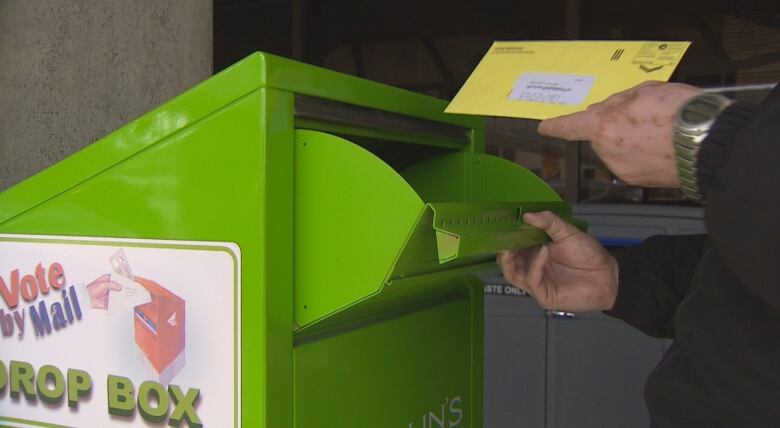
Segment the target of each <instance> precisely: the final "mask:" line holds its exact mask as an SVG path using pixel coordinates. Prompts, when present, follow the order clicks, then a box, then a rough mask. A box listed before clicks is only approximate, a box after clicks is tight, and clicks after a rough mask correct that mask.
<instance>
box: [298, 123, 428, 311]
mask: <svg viewBox="0 0 780 428" xmlns="http://www.w3.org/2000/svg"><path fill="white" fill-rule="evenodd" d="M423 208H425V204H424V203H423V201H422V200H421V199H420V197H419V196H417V194H416V193H415V192H414V190H412V188H411V187H409V185H408V184H406V182H405V181H404V180H403V179H402V178H401V177H400V176H398V174H396V172H395V171H393V169H392V168H390V167H389V166H388V165H387V164H385V163H384V162H382V160H381V159H379V158H377V157H376V156H374V155H373V154H371V153H369V152H368V151H366V150H364V149H362V148H360V147H358V146H356V145H354V144H352V143H350V142H348V141H346V140H344V139H341V138H338V137H335V136H333V135H329V134H324V133H320V132H315V131H300V130H299V131H296V134H295V282H296V287H295V323H296V325H298V326H305V325H307V324H309V323H312V322H314V321H316V320H319V319H321V318H323V317H325V316H327V315H329V314H331V313H332V312H333V310H334V308H335V309H340V308H342V307H344V306H347V305H349V304H351V303H354V302H356V301H359V300H362V299H364V298H366V297H368V296H371V295H373V294H375V293H377V292H379V290H380V289H381V288H382V285H383V284H384V281H385V278H387V276H388V275H389V273H390V271H391V270H392V267H393V261H394V259H395V256H396V254H397V252H398V249H399V248H400V247H401V246H403V243H404V240H405V239H406V237H407V235H408V234H409V231H410V230H412V229H413V228H414V225H415V224H416V222H417V219H418V217H419V216H420V214H421V213H422V210H423ZM335 284H338V285H337V286H333V285H335Z"/></svg>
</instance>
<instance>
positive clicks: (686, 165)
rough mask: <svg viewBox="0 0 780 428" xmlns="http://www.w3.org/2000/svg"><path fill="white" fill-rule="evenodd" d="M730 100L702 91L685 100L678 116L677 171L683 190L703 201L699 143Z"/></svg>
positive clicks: (676, 136) (676, 140)
mask: <svg viewBox="0 0 780 428" xmlns="http://www.w3.org/2000/svg"><path fill="white" fill-rule="evenodd" d="M731 103H732V101H731V100H730V99H728V98H726V97H724V96H723V95H720V94H712V93H705V94H700V95H696V96H695V97H693V98H691V99H689V100H688V101H686V102H685V104H683V106H682V107H681V108H680V110H679V111H678V112H677V116H676V117H675V121H674V138H673V139H674V153H675V156H676V157H677V172H678V173H679V175H680V185H681V186H682V191H683V193H684V194H685V196H687V197H689V198H691V199H693V200H696V201H701V200H702V196H701V193H700V192H699V184H698V183H697V180H696V160H697V159H698V155H699V146H701V142H702V141H704V139H705V138H706V137H707V134H708V133H709V132H710V128H711V127H712V124H713V123H715V119H716V118H717V117H718V115H719V114H720V113H721V112H722V111H723V110H725V109H726V107H728V106H729V104H731Z"/></svg>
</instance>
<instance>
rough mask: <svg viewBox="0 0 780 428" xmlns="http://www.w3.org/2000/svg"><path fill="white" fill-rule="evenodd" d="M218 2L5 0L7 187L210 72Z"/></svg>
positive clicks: (1, 128)
mask: <svg viewBox="0 0 780 428" xmlns="http://www.w3.org/2000/svg"><path fill="white" fill-rule="evenodd" d="M211 64H212V1H211V0H132V1H127V0H72V1H51V0H0V190H2V189H5V188H7V187H9V186H10V185H13V184H15V183H17V182H19V181H21V180H23V179H25V178H27V177H29V176H31V175H33V174H34V173H36V172H37V171H40V170H41V169H43V168H45V167H47V166H49V165H51V164H53V163H55V162H57V161H59V160H60V159H62V158H64V157H66V156H67V155H69V154H71V153H73V152H75V151H76V150H78V149H80V148H82V147H84V146H85V145H88V144H90V143H92V142H94V141H96V140H98V139H100V138H101V137H103V136H104V135H106V134H108V133H109V132H111V131H113V130H114V129H116V128H118V127H120V126H121V125H123V124H125V123H127V122H129V121H130V120H132V119H133V118H135V117H137V116H139V115H140V114H142V113H144V112H146V111H148V110H150V109H151V108H153V107H155V106H157V105H159V104H160V103H162V102H164V101H165V100H167V99H169V98H171V97H173V96H174V95H176V94H178V93H180V92H182V91H183V90H185V89H187V88H189V87H191V86H192V85H194V84H195V83H198V82H200V81H201V80H203V79H205V78H207V77H208V76H210V75H211Z"/></svg>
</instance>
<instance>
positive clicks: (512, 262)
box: [496, 251, 528, 292]
mask: <svg viewBox="0 0 780 428" xmlns="http://www.w3.org/2000/svg"><path fill="white" fill-rule="evenodd" d="M526 252H527V251H502V252H501V253H499V254H498V256H497V257H496V259H497V261H498V265H499V266H500V267H501V273H502V275H504V279H506V280H507V281H508V282H509V283H510V284H512V285H513V286H515V287H517V288H519V289H521V290H523V291H525V292H528V285H527V283H526V275H527V271H526V254H525V253H526Z"/></svg>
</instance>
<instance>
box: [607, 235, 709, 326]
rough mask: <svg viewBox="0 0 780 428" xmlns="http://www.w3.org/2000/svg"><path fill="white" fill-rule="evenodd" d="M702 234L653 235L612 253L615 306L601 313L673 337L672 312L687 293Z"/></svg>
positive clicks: (703, 244)
mask: <svg viewBox="0 0 780 428" xmlns="http://www.w3.org/2000/svg"><path fill="white" fill-rule="evenodd" d="M705 240H706V235H677V236H660V235H659V236H653V237H651V238H648V239H647V240H645V241H644V242H642V243H641V244H639V245H637V246H634V247H628V248H623V249H620V250H617V251H615V252H614V253H613V255H614V256H615V258H616V259H617V261H618V266H619V280H618V282H619V286H618V295H617V300H616V301H615V305H614V306H613V307H612V309H611V310H609V311H605V313H606V314H607V315H610V316H613V317H615V318H619V319H621V320H623V321H625V322H626V323H628V324H630V325H632V326H634V327H636V328H638V329H639V330H641V331H643V332H644V333H645V334H648V335H650V336H654V337H667V338H673V337H674V313H675V311H676V310H677V306H678V305H679V304H680V302H681V301H682V299H683V298H685V295H686V294H687V292H688V288H689V287H690V284H691V282H692V280H693V275H694V272H695V271H696V266H697V265H698V263H699V259H700V258H701V256H702V254H703V252H704V248H705Z"/></svg>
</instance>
